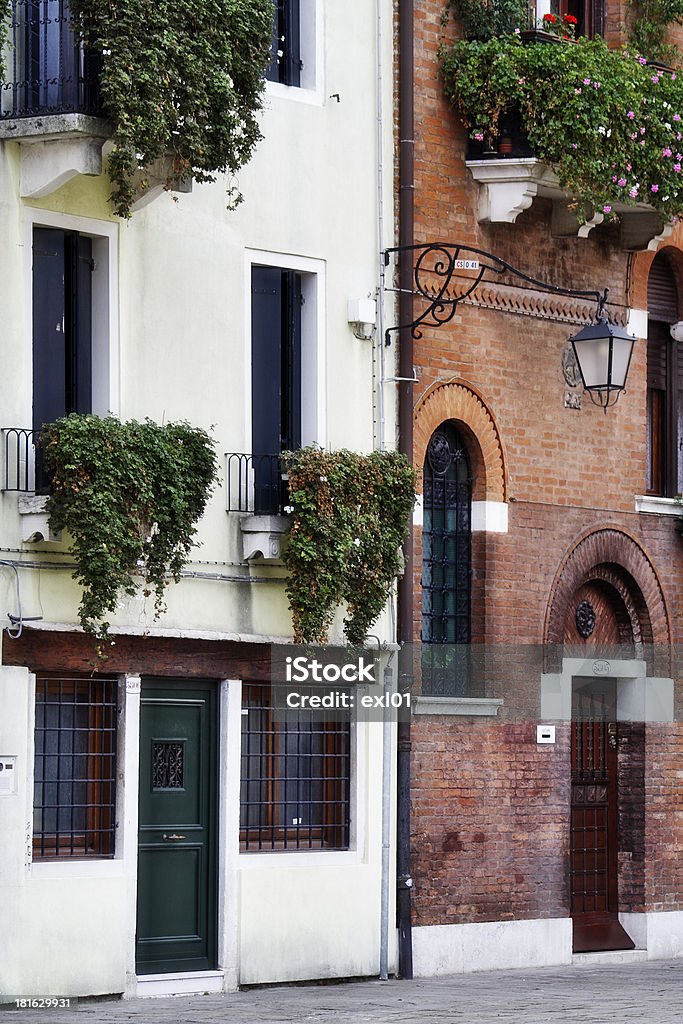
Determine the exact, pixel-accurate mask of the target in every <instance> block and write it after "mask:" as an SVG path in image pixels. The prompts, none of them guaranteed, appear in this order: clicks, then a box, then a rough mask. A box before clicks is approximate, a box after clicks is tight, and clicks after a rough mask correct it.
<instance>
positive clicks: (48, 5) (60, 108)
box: [0, 0, 102, 119]
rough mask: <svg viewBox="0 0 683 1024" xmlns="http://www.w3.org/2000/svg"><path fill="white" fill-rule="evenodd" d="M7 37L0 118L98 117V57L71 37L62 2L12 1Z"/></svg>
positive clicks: (53, 0)
mask: <svg viewBox="0 0 683 1024" xmlns="http://www.w3.org/2000/svg"><path fill="white" fill-rule="evenodd" d="M9 37H10V38H9V44H10V54H11V58H10V61H8V70H9V71H10V74H11V76H12V77H11V79H10V80H9V81H6V82H4V83H3V87H2V108H1V111H0V117H2V118H5V119H6V118H15V117H36V116H38V115H48V114H65V113H79V114H90V115H93V116H99V115H101V113H102V103H101V94H100V88H99V74H100V69H101V66H102V58H101V56H100V54H98V53H95V52H93V51H92V50H89V49H88V48H86V47H83V46H81V44H80V43H79V41H78V39H77V38H76V36H75V35H74V32H73V30H72V27H71V13H70V11H69V5H68V3H67V2H66V0H12V18H11V21H10V24H9Z"/></svg>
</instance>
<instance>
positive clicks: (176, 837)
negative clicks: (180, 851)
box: [163, 832, 187, 842]
mask: <svg viewBox="0 0 683 1024" xmlns="http://www.w3.org/2000/svg"><path fill="white" fill-rule="evenodd" d="M163 838H164V839H172V840H174V841H175V842H177V841H178V840H179V839H186V838H187V836H177V835H176V834H175V832H171V834H170V836H169V835H167V834H166V833H165V832H164V834H163Z"/></svg>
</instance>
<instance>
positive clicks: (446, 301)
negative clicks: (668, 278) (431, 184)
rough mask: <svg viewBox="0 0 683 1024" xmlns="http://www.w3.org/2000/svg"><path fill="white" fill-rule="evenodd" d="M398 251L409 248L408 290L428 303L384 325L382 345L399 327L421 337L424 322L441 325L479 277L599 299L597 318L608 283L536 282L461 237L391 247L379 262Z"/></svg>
mask: <svg viewBox="0 0 683 1024" xmlns="http://www.w3.org/2000/svg"><path fill="white" fill-rule="evenodd" d="M402 253H413V254H414V257H415V262H414V266H413V283H414V287H413V288H412V289H411V291H410V294H411V295H414V296H415V297H416V298H419V299H423V300H424V301H425V302H426V303H427V305H426V307H425V308H424V309H423V310H422V311H421V312H420V313H419V314H418V316H417V317H416V318H415V319H414V320H413V321H412V323H408V324H399V325H397V326H396V327H388V328H387V329H386V331H385V332H384V344H385V345H387V346H388V345H390V344H391V335H392V334H395V333H397V332H398V331H403V330H409V331H410V333H411V335H412V336H413V338H415V339H416V340H418V339H420V338H421V337H422V328H423V327H441V326H442V324H447V323H448V322H449V320H452V318H453V316H454V315H455V312H456V310H457V308H458V304H459V303H460V302H462V301H463V299H466V298H467V297H468V296H469V295H471V294H472V292H473V291H474V290H475V289H476V288H477V287H478V286H479V285H480V284H482V282H483V283H488V282H490V281H496V280H497V281H499V282H500V281H501V279H503V278H504V276H505V275H509V276H510V277H513V278H519V279H520V280H522V281H525V282H526V283H527V284H531V285H533V286H534V287H535V288H538V289H539V290H541V291H544V292H548V294H552V295H566V296H567V297H570V298H574V299H594V300H595V302H596V304H597V314H596V319H599V318H600V317H601V316H604V312H603V311H604V307H605V304H606V302H607V292H608V290H607V288H605V290H604V291H602V292H600V291H597V290H595V291H582V290H578V289H576V288H561V287H560V286H559V285H554V284H549V283H548V282H547V281H539V280H538V278H536V277H531V276H530V275H529V274H525V273H524V272H523V271H522V270H518V269H517V268H516V267H513V266H512V265H511V264H510V263H507V262H506V260H503V259H501V258H500V256H494V255H493V253H490V252H486V251H485V250H484V249H475V248H472V247H471V246H468V245H461V244H460V243H459V242H425V243H424V244H422V245H404V246H395V247H394V248H391V249H384V250H383V251H382V254H381V255H382V262H383V267H385V268H386V267H388V266H389V265H390V263H391V258H392V256H393V255H394V254H397V255H398V256H400V255H401V254H402ZM487 275H488V276H487ZM452 285H453V290H451V286H452ZM387 290H389V291H395V290H396V289H387Z"/></svg>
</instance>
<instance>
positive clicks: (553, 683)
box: [540, 658, 674, 722]
mask: <svg viewBox="0 0 683 1024" xmlns="http://www.w3.org/2000/svg"><path fill="white" fill-rule="evenodd" d="M645 672H646V665H645V662H644V661H638V660H637V659H635V658H634V659H633V660H631V661H626V660H620V659H607V658H563V659H562V671H561V672H559V673H558V672H545V673H543V674H542V675H541V715H540V717H541V720H542V721H564V722H570V721H571V720H572V683H573V680H574V679H575V678H576V677H582V678H589V679H590V678H595V679H616V682H617V721H619V722H673V721H674V683H673V679H666V678H659V677H654V676H646V675H645Z"/></svg>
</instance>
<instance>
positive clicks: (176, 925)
mask: <svg viewBox="0 0 683 1024" xmlns="http://www.w3.org/2000/svg"><path fill="white" fill-rule="evenodd" d="M217 735H218V730H217V691H216V686H215V684H212V683H208V682H202V681H199V682H192V684H191V685H190V686H188V685H187V684H186V683H185V681H182V682H181V681H176V680H171V679H155V680H144V681H143V684H142V699H141V708H140V816H139V836H138V915H137V950H136V956H137V972H138V974H157V973H159V974H160V973H163V972H169V971H190V970H209V969H211V968H213V967H215V966H216V960H215V957H216V775H217Z"/></svg>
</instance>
